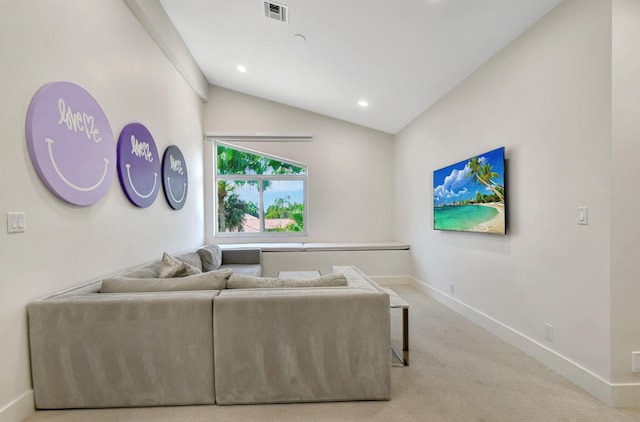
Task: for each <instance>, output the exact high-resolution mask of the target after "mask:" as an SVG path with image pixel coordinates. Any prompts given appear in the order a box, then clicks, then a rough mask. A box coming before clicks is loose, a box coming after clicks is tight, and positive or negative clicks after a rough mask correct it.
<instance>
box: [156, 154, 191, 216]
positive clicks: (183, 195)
mask: <svg viewBox="0 0 640 422" xmlns="http://www.w3.org/2000/svg"><path fill="white" fill-rule="evenodd" d="M162 181H163V183H164V195H165V196H166V197H167V202H169V205H170V206H171V208H173V209H174V210H179V209H181V208H182V207H184V203H185V202H186V201H187V188H188V187H189V180H188V177H187V164H186V163H185V161H184V157H183V156H182V151H180V148H178V147H177V146H175V145H171V146H169V147H167V149H166V150H165V151H164V156H163V157H162Z"/></svg>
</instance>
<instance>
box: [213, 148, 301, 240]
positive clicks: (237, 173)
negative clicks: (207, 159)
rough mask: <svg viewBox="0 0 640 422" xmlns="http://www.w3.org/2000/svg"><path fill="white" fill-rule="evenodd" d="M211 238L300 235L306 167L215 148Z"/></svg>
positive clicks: (242, 150) (245, 150)
mask: <svg viewBox="0 0 640 422" xmlns="http://www.w3.org/2000/svg"><path fill="white" fill-rule="evenodd" d="M214 150H215V157H216V172H215V186H216V188H215V189H216V193H217V201H216V217H217V218H216V221H215V225H216V234H217V235H229V236H231V235H238V234H245V235H250V234H258V235H259V234H262V235H264V234H269V235H282V234H285V235H286V234H306V223H307V221H306V220H307V219H306V209H305V202H306V188H307V166H306V165H305V164H302V163H296V162H294V161H290V160H285V159H282V158H278V157H273V156H270V155H267V154H262V153H258V152H255V151H250V150H247V149H243V148H239V147H237V146H235V145H229V144H224V143H222V142H216V143H215V148H214Z"/></svg>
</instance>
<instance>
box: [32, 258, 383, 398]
mask: <svg viewBox="0 0 640 422" xmlns="http://www.w3.org/2000/svg"><path fill="white" fill-rule="evenodd" d="M217 254H218V255H219V254H221V256H218V255H217ZM212 260H213V261H216V260H217V261H218V262H211V261H212ZM220 261H221V262H220ZM167 268H169V272H168V273H167ZM340 269H342V270H343V271H341V272H340V273H337V272H336V273H333V274H330V275H325V276H324V277H321V278H320V279H317V280H315V281H313V280H312V281H313V283H310V284H308V285H309V286H312V285H313V286H317V287H304V286H305V283H308V282H309V281H308V280H307V281H301V280H282V279H270V278H263V277H259V276H260V275H261V266H260V250H231V251H227V250H225V251H222V252H220V251H219V249H216V248H215V247H211V246H210V247H208V249H207V248H204V249H201V250H198V251H195V252H192V253H189V254H184V255H179V256H176V257H175V258H173V257H171V256H168V255H167V256H165V257H163V260H161V261H157V262H154V263H152V264H149V265H146V266H142V267H140V268H137V269H134V270H132V271H128V272H126V273H122V274H116V275H114V276H113V277H109V278H107V279H104V280H98V281H95V282H93V283H89V284H85V285H82V286H79V287H77V288H74V289H71V290H67V291H64V292H60V293H57V294H54V295H51V296H48V297H45V298H43V299H40V300H37V301H35V302H33V303H31V304H30V305H29V306H28V319H29V341H30V353H31V369H32V379H33V389H34V395H35V402H36V403H35V404H36V407H37V408H38V409H60V408H98V407H131V406H160V405H187V404H213V403H217V404H242V403H247V404H249V403H252V404H255V403H287V402H310V401H344V400H388V399H390V395H391V391H390V390H391V381H390V367H391V360H390V327H389V324H390V322H389V297H388V295H387V294H385V293H383V292H381V291H379V290H378V288H377V287H376V286H375V283H374V282H373V281H371V280H370V279H369V278H368V277H366V276H364V275H363V274H362V273H361V272H359V271H356V270H355V269H354V270H353V271H350V268H349V267H340ZM172 271H173V272H172ZM162 272H164V273H165V274H164V277H159V275H160V274H161V273H162ZM341 280H342V281H344V283H342V282H341ZM287 286H295V287H287ZM235 287H237V288H235ZM267 287H269V288H267Z"/></svg>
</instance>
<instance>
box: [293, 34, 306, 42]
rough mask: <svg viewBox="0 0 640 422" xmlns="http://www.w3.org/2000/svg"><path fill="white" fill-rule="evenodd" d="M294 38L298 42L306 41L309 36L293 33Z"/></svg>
mask: <svg viewBox="0 0 640 422" xmlns="http://www.w3.org/2000/svg"><path fill="white" fill-rule="evenodd" d="M293 39H294V40H296V41H298V42H305V41H306V40H307V37H305V36H304V35H302V34H293Z"/></svg>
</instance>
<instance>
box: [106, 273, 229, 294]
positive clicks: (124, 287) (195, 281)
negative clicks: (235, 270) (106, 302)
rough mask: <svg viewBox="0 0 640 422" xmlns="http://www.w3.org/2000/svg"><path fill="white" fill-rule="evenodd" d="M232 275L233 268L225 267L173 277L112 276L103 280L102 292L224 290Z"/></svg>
mask: <svg viewBox="0 0 640 422" xmlns="http://www.w3.org/2000/svg"><path fill="white" fill-rule="evenodd" d="M230 275H231V270H228V269H225V270H216V271H208V272H206V273H200V274H194V275H190V276H185V277H172V278H130V277H110V278H105V279H104V280H102V287H100V293H131V292H164V291H178V290H179V291H185V290H222V289H224V288H225V287H226V284H227V280H228V279H229V276H230Z"/></svg>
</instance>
